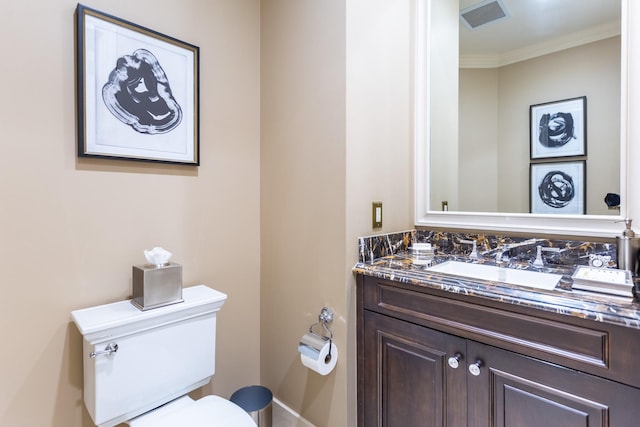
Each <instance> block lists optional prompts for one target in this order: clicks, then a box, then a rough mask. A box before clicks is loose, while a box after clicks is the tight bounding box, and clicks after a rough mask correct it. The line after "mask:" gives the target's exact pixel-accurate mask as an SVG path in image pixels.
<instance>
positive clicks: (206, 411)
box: [127, 395, 256, 427]
mask: <svg viewBox="0 0 640 427" xmlns="http://www.w3.org/2000/svg"><path fill="white" fill-rule="evenodd" d="M127 424H128V425H129V426H131V427H176V426H188V427H216V426H221V427H222V426H224V427H227V426H229V427H231V426H237V427H255V426H256V423H255V422H254V421H253V419H252V418H251V416H250V415H249V414H248V413H247V412H245V411H244V410H243V409H242V408H241V407H239V406H238V405H236V404H235V403H233V402H230V401H228V400H226V399H223V398H222V397H220V396H213V395H210V396H205V397H202V398H200V399H198V400H193V399H191V398H190V397H188V396H185V397H180V398H178V399H176V400H175V401H173V402H170V403H168V404H166V405H164V406H162V407H160V408H158V409H155V410H153V411H151V412H149V413H147V414H143V415H141V416H139V417H136V418H134V419H132V420H130V421H128V422H127Z"/></svg>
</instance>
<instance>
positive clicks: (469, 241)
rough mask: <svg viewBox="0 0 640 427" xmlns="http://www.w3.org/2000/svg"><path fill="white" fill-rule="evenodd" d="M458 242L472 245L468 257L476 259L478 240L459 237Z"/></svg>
mask: <svg viewBox="0 0 640 427" xmlns="http://www.w3.org/2000/svg"><path fill="white" fill-rule="evenodd" d="M459 242H460V243H464V244H467V245H473V246H472V248H471V253H470V254H469V258H473V259H478V241H477V240H464V239H460V240H459Z"/></svg>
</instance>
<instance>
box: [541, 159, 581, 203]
mask: <svg viewBox="0 0 640 427" xmlns="http://www.w3.org/2000/svg"><path fill="white" fill-rule="evenodd" d="M585 163H586V162H585V161H584V160H577V161H571V162H553V163H532V164H531V167H530V168H531V170H530V177H531V178H530V201H531V213H538V214H573V215H582V214H584V213H585V206H586V191H585V187H586V166H585Z"/></svg>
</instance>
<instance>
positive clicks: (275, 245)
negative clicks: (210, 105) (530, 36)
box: [261, 0, 355, 426]
mask: <svg viewBox="0 0 640 427" xmlns="http://www.w3.org/2000/svg"><path fill="white" fill-rule="evenodd" d="M344 14H345V4H344V1H340V0H328V1H322V2H317V1H313V0H266V1H263V2H262V22H261V25H262V29H261V41H262V51H261V54H262V70H261V76H262V81H261V85H262V86H261V89H262V90H261V94H262V99H261V106H262V122H261V150H262V152H261V158H262V163H261V210H262V215H261V217H262V222H261V284H262V292H261V311H262V318H261V348H262V352H261V374H262V381H263V383H264V384H265V385H266V386H268V387H269V388H270V389H271V390H272V391H273V393H274V394H275V395H276V397H277V398H278V399H280V400H281V401H283V402H284V403H285V404H286V405H287V406H289V407H290V408H292V409H293V410H295V411H296V412H298V413H300V414H301V415H302V416H303V417H305V418H307V419H308V420H309V421H311V422H312V423H314V424H316V425H318V426H329V425H345V424H344V422H345V421H344V420H345V415H344V414H345V409H346V405H345V400H346V398H347V396H346V377H347V370H346V364H345V362H346V360H347V357H348V353H347V351H346V347H345V343H346V333H345V329H346V322H347V320H348V319H347V312H346V307H345V297H344V275H343V271H344V270H343V266H344V262H345V186H344V182H345V174H346V164H345V101H344V96H345V73H344V70H345V65H344V62H345V53H344V52H345V43H344V40H345V18H344ZM354 244H355V242H354ZM325 305H326V306H328V307H331V308H332V309H333V310H334V313H335V319H334V322H333V324H332V330H333V332H334V334H335V343H336V345H337V346H338V349H339V353H340V358H339V360H338V366H337V368H336V370H335V371H334V372H333V373H332V374H330V375H328V376H326V377H323V376H320V375H318V374H316V373H315V372H312V371H310V370H308V369H306V368H305V367H304V366H303V365H302V364H301V362H300V357H299V353H298V352H297V346H298V341H299V340H300V338H301V337H302V335H303V334H304V333H305V332H306V331H307V329H308V327H309V326H310V325H311V324H313V323H315V322H316V321H317V319H318V314H319V313H320V310H321V309H322V307H323V306H325Z"/></svg>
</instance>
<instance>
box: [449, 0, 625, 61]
mask: <svg viewBox="0 0 640 427" xmlns="http://www.w3.org/2000/svg"><path fill="white" fill-rule="evenodd" d="M482 1H483V0H460V9H464V8H466V7H469V6H471V5H474V4H477V3H482ZM502 3H503V4H504V5H505V7H506V8H507V10H508V12H509V14H510V15H511V16H510V17H509V18H508V19H503V20H500V21H496V22H494V23H490V24H487V25H485V26H481V27H478V28H477V29H475V30H473V31H470V30H468V29H467V28H466V27H465V26H464V25H462V23H460V56H461V60H460V61H461V66H487V67H489V66H500V65H506V64H509V63H513V62H518V61H521V60H524V59H528V58H532V57H535V56H538V55H543V54H547V53H551V52H553V51H557V50H562V49H567V48H569V47H573V46H578V45H580V44H584V43H588V42H592V41H596V40H600V39H603V38H607V37H612V36H614V35H617V34H620V16H621V0H502ZM483 64H484V65H483Z"/></svg>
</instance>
